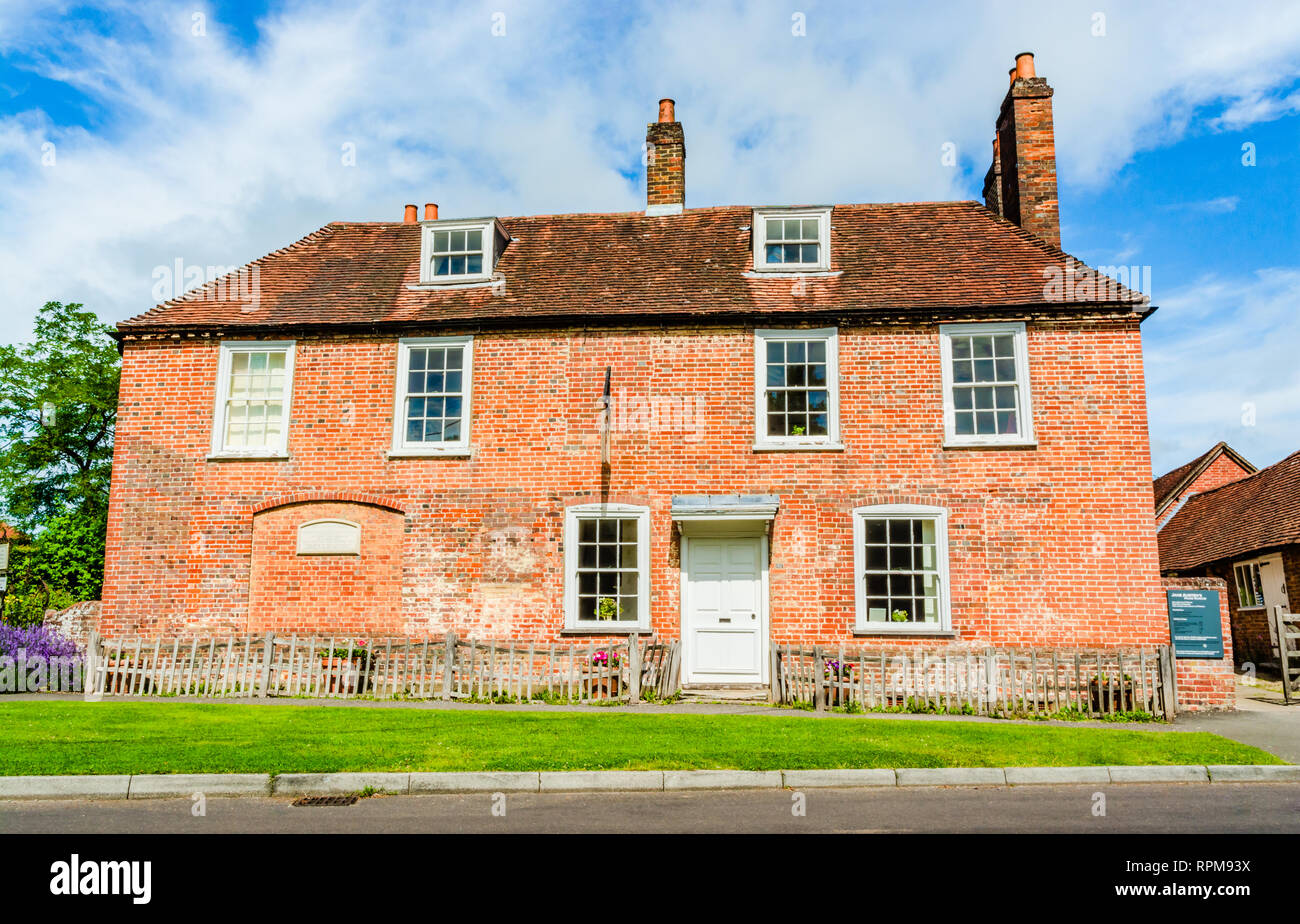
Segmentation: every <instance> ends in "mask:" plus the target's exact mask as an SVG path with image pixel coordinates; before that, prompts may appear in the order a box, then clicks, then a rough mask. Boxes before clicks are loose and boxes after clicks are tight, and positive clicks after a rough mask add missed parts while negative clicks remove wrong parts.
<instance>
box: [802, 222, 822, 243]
mask: <svg viewBox="0 0 1300 924" xmlns="http://www.w3.org/2000/svg"><path fill="white" fill-rule="evenodd" d="M819 224H820V222H819V221H818V220H817V219H816V218H805V219H804V220H803V239H804V240H805V241H815V240H817V238H818V236H819V234H820V232H819V231H818V229H817V226H818V225H819Z"/></svg>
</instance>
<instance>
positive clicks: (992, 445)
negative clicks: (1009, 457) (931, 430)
mask: <svg viewBox="0 0 1300 924" xmlns="http://www.w3.org/2000/svg"><path fill="white" fill-rule="evenodd" d="M1037 448H1038V440H1023V441H1017V442H1014V443H996V442H986V443H954V442H951V441H949V440H944V443H943V449H944V451H945V452H947V451H948V450H954V449H1037Z"/></svg>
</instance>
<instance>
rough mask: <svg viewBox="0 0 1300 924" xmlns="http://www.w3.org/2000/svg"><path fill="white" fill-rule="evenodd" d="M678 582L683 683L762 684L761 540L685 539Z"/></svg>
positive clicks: (764, 676) (764, 643)
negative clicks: (681, 577) (681, 569)
mask: <svg viewBox="0 0 1300 924" xmlns="http://www.w3.org/2000/svg"><path fill="white" fill-rule="evenodd" d="M683 542H684V544H685V546H686V548H685V550H684V555H683V558H684V560H685V573H684V575H683V581H682V594H683V602H682V638H683V640H684V647H685V651H684V655H685V657H684V662H685V668H686V671H685V674H686V676H685V678H684V679H685V682H686V683H766V682H767V658H766V657H765V654H766V651H767V607H766V600H765V594H764V587H763V546H764V545H765V542H766V540H765V538H764V537H762V536H738V537H720V538H712V537H709V538H705V537H696V536H693V537H690V538H687V539H684V540H683Z"/></svg>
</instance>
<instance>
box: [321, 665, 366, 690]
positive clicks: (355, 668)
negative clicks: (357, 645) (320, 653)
mask: <svg viewBox="0 0 1300 924" xmlns="http://www.w3.org/2000/svg"><path fill="white" fill-rule="evenodd" d="M320 663H321V667H323V668H324V669H325V692H327V693H355V692H357V690H358V689H363V688H364V687H365V680H366V662H365V659H364V658H352V659H351V660H348V659H347V658H330V657H326V658H321V661H320Z"/></svg>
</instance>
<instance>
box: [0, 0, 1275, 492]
mask: <svg viewBox="0 0 1300 924" xmlns="http://www.w3.org/2000/svg"><path fill="white" fill-rule="evenodd" d="M1099 16H1100V17H1101V18H1100V20H1099V18H1098V17H1099ZM503 26H504V30H503V29H502V27H503ZM801 27H802V28H801ZM502 31H504V34H499V33H501V32H502ZM801 33H802V34H801ZM1025 49H1032V50H1033V51H1035V52H1036V54H1037V62H1038V70H1039V74H1040V75H1041V76H1044V77H1046V78H1047V79H1048V80H1049V82H1051V83H1052V85H1053V86H1054V87H1055V88H1056V97H1055V100H1054V106H1055V117H1056V130H1057V145H1058V159H1059V173H1060V199H1061V216H1062V238H1063V245H1064V247H1065V249H1066V250H1068V251H1070V252H1072V253H1074V254H1076V255H1077V256H1079V257H1080V258H1081V259H1084V260H1086V261H1088V262H1089V263H1092V264H1093V265H1099V264H1106V265H1136V266H1145V267H1150V274H1151V277H1150V278H1151V291H1150V292H1149V294H1151V295H1152V297H1153V301H1154V302H1155V304H1157V305H1159V306H1160V310H1159V311H1158V312H1157V313H1156V314H1155V315H1154V316H1153V317H1152V318H1150V319H1149V320H1148V321H1147V322H1146V324H1145V325H1144V342H1145V348H1146V373H1147V382H1148V402H1149V407H1150V424H1151V437H1152V455H1153V465H1154V468H1155V469H1156V471H1157V472H1161V471H1164V470H1166V469H1169V468H1172V467H1174V466H1176V465H1179V464H1181V463H1182V462H1184V461H1186V460H1187V459H1189V458H1191V457H1193V456H1195V455H1197V454H1199V453H1200V452H1202V451H1204V449H1206V448H1208V447H1209V446H1210V445H1212V444H1213V443H1214V442H1216V441H1217V440H1220V439H1227V440H1228V441H1229V442H1231V443H1232V444H1233V445H1234V446H1235V447H1237V448H1238V449H1239V450H1240V451H1241V452H1243V453H1244V454H1245V455H1246V456H1247V458H1250V459H1251V460H1252V461H1254V462H1256V463H1257V464H1260V465H1263V464H1268V463H1271V462H1274V461H1276V460H1277V459H1279V458H1281V457H1282V456H1284V455H1286V454H1288V453H1290V452H1292V451H1294V450H1296V449H1300V364H1298V363H1296V362H1295V360H1294V354H1295V352H1296V349H1297V347H1300V319H1298V317H1297V315H1298V314H1300V226H1298V224H1297V223H1298V221H1300V219H1298V218H1297V216H1298V215H1300V193H1298V192H1297V190H1298V189H1300V182H1297V181H1298V180H1300V5H1298V4H1295V3H1293V2H1290V3H1283V2H1279V3H1268V2H1259V3H1251V4H1246V5H1238V4H1229V3H1224V4H1212V3H1198V4H1195V5H1186V4H1182V5H1180V4H1173V3H1124V4H1114V5H1108V4H1106V3H1103V2H1097V0H1092V2H1088V3H1079V4H1071V3H1057V4H1042V3H1009V2H1008V3H992V2H990V3H984V4H974V3H952V4H939V3H908V4H904V3H898V4H888V3H876V4H870V5H865V4H861V3H846V4H828V3H803V2H794V3H790V2H786V3H775V2H773V3H754V4H740V3H722V2H713V3H702V4H687V3H677V4H645V5H638V4H634V3H628V4H618V5H611V4H599V3H591V4H558V3H515V2H509V3H507V2H498V0H488V2H486V3H477V4H475V3H468V4H466V3H449V2H437V0H423V2H414V3H410V4H404V3H395V2H393V3H388V2H384V3H381V2H377V0H376V2H369V3H330V2H291V3H287V4H286V3H254V4H233V3H231V4H228V3H216V4H201V3H199V4H196V3H184V4H176V3H165V2H150V0H143V2H130V3H127V2H118V3H106V4H74V3H68V4H59V3H49V2H44V3H29V2H25V0H0V341H13V340H21V339H24V338H25V337H26V336H27V335H28V333H29V331H30V325H31V319H32V316H33V314H34V312H35V311H36V309H37V307H38V306H39V305H40V304H41V303H42V302H43V301H45V300H47V299H61V300H75V301H82V302H84V303H86V304H87V305H89V306H91V307H93V308H94V309H95V310H97V311H98V312H99V313H100V314H101V315H102V316H103V317H104V318H105V319H106V320H112V321H115V320H119V319H121V318H123V317H126V316H129V315H132V314H136V313H138V312H140V311H142V310H144V309H146V308H147V307H148V306H149V305H150V304H152V301H153V300H152V297H151V296H152V288H153V285H154V282H155V276H154V271H155V269H156V268H157V267H160V266H172V265H174V263H175V261H176V260H177V259H180V260H182V261H184V263H185V264H186V265H196V264H197V265H200V266H209V265H216V266H233V265H237V264H240V263H243V262H246V261H247V260H249V259H252V258H254V257H257V256H260V255H261V254H263V253H265V252H267V251H270V250H273V249H276V248H278V247H281V246H283V245H285V244H287V243H289V242H291V241H293V240H296V239H297V238H299V237H301V236H302V235H303V234H305V233H307V232H308V231H310V230H312V229H314V228H316V227H319V226H320V225H322V224H324V223H326V222H328V221H331V220H334V219H339V218H354V219H380V218H393V219H395V218H397V217H398V216H399V215H400V213H401V207H402V204H403V203H405V202H421V203H422V202H425V201H437V202H439V203H440V205H441V206H442V214H443V215H445V216H449V217H450V216H455V215H482V214H501V215H511V214H529V213H540V212H556V211H585V210H593V211H613V210H621V209H631V208H637V207H638V206H640V205H641V204H642V203H643V202H644V198H643V196H644V192H643V188H642V182H643V180H642V174H641V166H640V146H641V143H642V140H643V138H644V131H645V123H646V122H647V121H650V120H651V119H653V117H654V115H655V103H656V100H657V99H658V98H659V97H661V96H673V97H675V98H676V99H677V101H678V113H679V117H680V118H681V119H682V121H683V123H684V126H685V129H686V136H687V148H688V170H687V199H688V204H690V205H711V204H722V203H763V204H767V203H780V202H823V201H828V202H829V201H833V202H871V201H912V200H931V199H969V198H978V195H979V190H980V184H981V180H982V177H983V173H984V170H985V168H986V166H987V163H988V157H989V153H990V147H989V141H990V139H991V136H992V129H993V121H994V118H995V116H996V113H997V106H998V104H999V102H1000V100H1001V96H1002V93H1003V92H1004V91H1005V86H1006V70H1007V68H1008V67H1009V66H1010V65H1011V63H1012V60H1011V59H1012V56H1013V55H1014V54H1015V53H1016V52H1018V51H1022V50H1025ZM945 144H953V145H955V146H956V150H957V153H958V159H957V164H956V165H955V166H946V165H944V164H943V163H942V162H941V151H942V148H943V146H944V145H945ZM51 145H52V147H50V146H51ZM1243 145H1252V146H1253V152H1254V165H1253V166H1247V165H1246V164H1244V163H1243ZM349 146H350V148H351V150H353V151H355V163H354V164H346V163H345V160H346V158H345V156H344V153H345V152H346V151H347V150H349ZM51 155H52V157H51Z"/></svg>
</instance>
